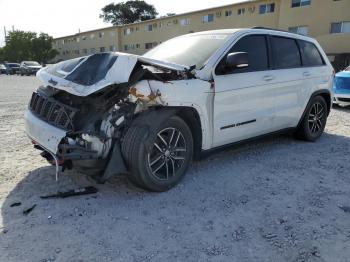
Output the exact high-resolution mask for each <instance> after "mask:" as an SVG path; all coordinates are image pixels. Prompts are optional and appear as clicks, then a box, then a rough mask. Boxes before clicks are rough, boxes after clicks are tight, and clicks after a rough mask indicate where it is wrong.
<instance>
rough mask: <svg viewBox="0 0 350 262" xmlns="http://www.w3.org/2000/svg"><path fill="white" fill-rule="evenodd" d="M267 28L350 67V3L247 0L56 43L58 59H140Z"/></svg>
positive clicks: (338, 65)
mask: <svg viewBox="0 0 350 262" xmlns="http://www.w3.org/2000/svg"><path fill="white" fill-rule="evenodd" d="M255 26H259V27H268V28H275V29H280V30H286V31H290V32H295V33H299V34H304V35H309V36H311V37H314V38H316V39H317V40H318V41H319V43H320V44H321V46H322V47H323V48H324V50H325V51H326V53H327V55H328V56H329V58H330V60H331V61H332V62H333V64H334V66H335V67H336V68H338V69H339V68H342V67H345V66H346V65H349V64H350V0H269V1H267V0H251V1H242V2H241V3H236V4H231V5H225V6H220V7H215V8H210V9H204V10H199V11H193V12H189V13H184V14H179V15H175V16H171V17H161V18H157V19H153V20H148V21H144V22H137V23H133V24H127V25H123V26H111V27H106V28H101V29H96V30H92V31H87V32H80V33H78V34H75V35H70V36H65V37H60V38H56V39H54V48H55V49H57V50H58V51H59V55H58V56H57V57H56V58H55V60H56V61H59V60H66V59H70V58H74V57H79V56H84V55H88V54H93V53H98V52H106V51H120V52H127V53H132V54H138V55H141V54H143V53H145V52H147V51H148V50H149V49H151V48H153V47H154V46H156V45H158V44H160V43H162V42H164V41H166V40H168V39H170V38H172V37H175V36H179V35H183V34H188V33H193V32H198V31H205V30H212V29H223V28H247V27H248V28H249V27H255Z"/></svg>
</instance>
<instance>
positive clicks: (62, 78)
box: [25, 53, 195, 181]
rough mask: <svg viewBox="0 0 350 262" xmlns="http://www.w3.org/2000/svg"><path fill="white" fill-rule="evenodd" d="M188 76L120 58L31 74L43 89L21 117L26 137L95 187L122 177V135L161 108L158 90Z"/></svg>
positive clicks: (176, 68) (186, 71)
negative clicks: (98, 182) (87, 177)
mask: <svg viewBox="0 0 350 262" xmlns="http://www.w3.org/2000/svg"><path fill="white" fill-rule="evenodd" d="M191 70H192V69H191V68H186V67H183V66H180V65H169V64H162V63H161V62H158V63H154V62H153V61H147V60H145V59H142V58H140V57H137V56H134V55H128V54H122V53H101V54H95V55H92V56H88V57H83V58H77V59H73V60H68V61H65V62H61V63H58V64H55V65H53V66H50V67H47V68H44V69H42V70H40V71H39V72H38V74H37V76H38V78H39V79H40V80H41V81H42V82H43V86H41V87H40V88H38V90H37V91H36V92H34V93H33V94H32V97H31V100H30V103H29V105H28V109H27V111H26V113H25V120H26V121H25V122H26V123H25V126H26V133H27V135H28V136H29V137H30V139H31V140H32V142H33V144H34V146H35V148H37V149H39V150H40V151H41V155H42V156H43V157H44V158H46V159H47V160H48V161H49V162H50V163H52V164H55V165H56V167H58V166H62V170H63V171H64V169H66V168H67V169H71V168H73V167H74V168H75V169H77V170H79V171H81V172H83V173H86V174H89V175H91V176H93V177H95V178H96V179H98V180H101V181H105V180H107V179H108V178H110V177H111V176H113V175H116V174H121V173H127V171H128V170H127V167H126V166H125V164H124V161H123V157H122V153H121V149H120V148H121V147H120V145H121V143H122V139H123V136H124V134H125V132H126V131H127V130H128V128H129V126H130V125H131V123H132V122H133V120H134V119H135V118H137V116H138V115H139V114H140V113H141V112H144V111H146V110H155V109H157V108H159V107H163V106H167V100H168V99H165V100H164V97H163V95H162V88H166V87H167V86H168V85H171V84H172V83H173V81H184V80H189V79H192V78H195V76H194V74H192V73H191ZM159 83H162V85H160V84H159Z"/></svg>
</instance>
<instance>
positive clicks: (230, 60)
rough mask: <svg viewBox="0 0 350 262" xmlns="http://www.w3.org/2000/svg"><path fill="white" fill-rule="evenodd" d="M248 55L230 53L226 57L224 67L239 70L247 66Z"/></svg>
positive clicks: (244, 53)
mask: <svg viewBox="0 0 350 262" xmlns="http://www.w3.org/2000/svg"><path fill="white" fill-rule="evenodd" d="M248 60H249V59H248V54H247V53H246V52H237V53H230V54H228V55H227V57H226V63H225V66H226V67H228V68H231V69H240V68H245V67H248V66H249V61H248Z"/></svg>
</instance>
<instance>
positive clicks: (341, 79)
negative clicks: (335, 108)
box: [333, 66, 350, 106]
mask: <svg viewBox="0 0 350 262" xmlns="http://www.w3.org/2000/svg"><path fill="white" fill-rule="evenodd" d="M333 91H334V100H333V103H334V104H337V105H343V106H348V105H350V66H349V67H347V68H346V69H345V70H344V71H341V72H339V73H337V74H336V75H335V79H334V84H333Z"/></svg>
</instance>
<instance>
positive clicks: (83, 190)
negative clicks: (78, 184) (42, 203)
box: [40, 186, 98, 199]
mask: <svg viewBox="0 0 350 262" xmlns="http://www.w3.org/2000/svg"><path fill="white" fill-rule="evenodd" d="M97 192H98V190H97V188H95V187H93V186H89V187H84V188H78V189H74V190H69V191H67V192H58V193H57V194H54V195H48V196H41V197H40V198H42V199H50V198H67V197H73V196H82V195H89V194H96V193H97Z"/></svg>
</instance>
